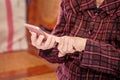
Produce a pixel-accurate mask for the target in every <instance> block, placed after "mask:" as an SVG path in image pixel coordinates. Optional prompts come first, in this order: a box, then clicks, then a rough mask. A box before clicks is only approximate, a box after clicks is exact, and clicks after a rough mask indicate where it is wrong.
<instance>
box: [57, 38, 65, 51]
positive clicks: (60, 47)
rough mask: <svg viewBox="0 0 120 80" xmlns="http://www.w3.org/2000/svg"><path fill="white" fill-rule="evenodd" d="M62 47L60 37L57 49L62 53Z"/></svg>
mask: <svg viewBox="0 0 120 80" xmlns="http://www.w3.org/2000/svg"><path fill="white" fill-rule="evenodd" d="M62 47H63V38H62V37H61V38H60V42H59V44H58V50H59V51H60V52H61V53H64V52H63V50H62Z"/></svg>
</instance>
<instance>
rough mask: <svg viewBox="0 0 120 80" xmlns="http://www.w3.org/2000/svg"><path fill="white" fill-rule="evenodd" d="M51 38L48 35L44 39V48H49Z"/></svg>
mask: <svg viewBox="0 0 120 80" xmlns="http://www.w3.org/2000/svg"><path fill="white" fill-rule="evenodd" d="M51 40H52V37H51V36H50V35H49V37H48V38H47V40H46V41H45V44H44V48H46V49H48V48H49V45H50V43H51Z"/></svg>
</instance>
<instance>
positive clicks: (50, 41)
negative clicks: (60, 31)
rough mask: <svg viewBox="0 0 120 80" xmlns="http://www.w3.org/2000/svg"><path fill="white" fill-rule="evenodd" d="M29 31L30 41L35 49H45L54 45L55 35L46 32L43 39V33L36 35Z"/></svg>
mask: <svg viewBox="0 0 120 80" xmlns="http://www.w3.org/2000/svg"><path fill="white" fill-rule="evenodd" d="M30 33H31V43H32V45H33V46H34V47H36V48H37V49H42V50H46V49H51V48H53V47H54V46H55V43H56V41H55V36H53V35H50V34H47V40H45V41H44V38H45V37H44V36H43V35H39V36H38V35H37V34H36V33H34V32H30Z"/></svg>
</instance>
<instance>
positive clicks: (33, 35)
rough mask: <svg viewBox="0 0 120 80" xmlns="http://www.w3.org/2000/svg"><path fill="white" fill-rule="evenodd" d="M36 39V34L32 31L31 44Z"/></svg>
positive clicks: (33, 43)
mask: <svg viewBox="0 0 120 80" xmlns="http://www.w3.org/2000/svg"><path fill="white" fill-rule="evenodd" d="M36 40H37V34H36V33H34V32H31V43H32V45H35V42H36Z"/></svg>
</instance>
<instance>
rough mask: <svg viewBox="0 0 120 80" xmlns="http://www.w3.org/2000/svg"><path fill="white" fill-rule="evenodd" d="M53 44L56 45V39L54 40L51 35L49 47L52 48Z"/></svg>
mask: <svg viewBox="0 0 120 80" xmlns="http://www.w3.org/2000/svg"><path fill="white" fill-rule="evenodd" d="M55 45H56V41H55V39H54V37H52V40H51V43H50V44H49V47H50V48H53V47H55Z"/></svg>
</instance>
